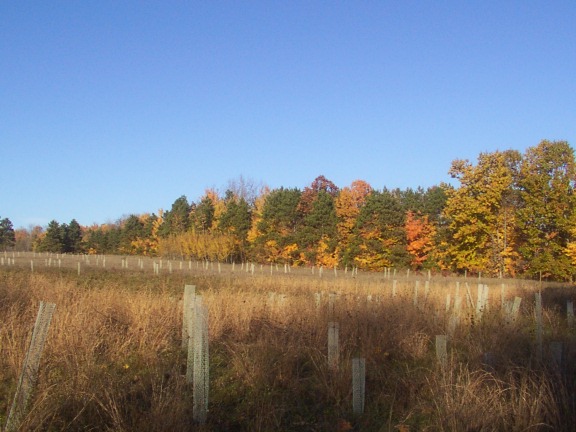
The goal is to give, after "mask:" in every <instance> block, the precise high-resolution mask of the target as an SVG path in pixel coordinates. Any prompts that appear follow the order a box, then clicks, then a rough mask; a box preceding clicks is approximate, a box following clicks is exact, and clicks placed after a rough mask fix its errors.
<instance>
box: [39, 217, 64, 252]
mask: <svg viewBox="0 0 576 432" xmlns="http://www.w3.org/2000/svg"><path fill="white" fill-rule="evenodd" d="M38 251H40V252H54V253H61V252H63V251H64V231H63V230H62V227H61V226H60V224H59V223H58V222H56V221H55V220H52V221H50V223H49V224H48V227H47V228H46V234H45V235H44V238H43V239H42V240H41V241H40V244H39V246H38Z"/></svg>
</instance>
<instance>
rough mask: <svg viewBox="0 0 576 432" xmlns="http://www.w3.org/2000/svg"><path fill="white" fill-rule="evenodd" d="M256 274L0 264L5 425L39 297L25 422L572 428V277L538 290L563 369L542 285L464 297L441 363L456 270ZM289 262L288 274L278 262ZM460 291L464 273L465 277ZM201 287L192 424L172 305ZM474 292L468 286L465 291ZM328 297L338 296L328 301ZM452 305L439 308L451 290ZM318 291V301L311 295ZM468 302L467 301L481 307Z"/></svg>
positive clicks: (128, 426) (132, 426)
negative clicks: (45, 309)
mask: <svg viewBox="0 0 576 432" xmlns="http://www.w3.org/2000/svg"><path fill="white" fill-rule="evenodd" d="M269 270H270V269H269V268H268V269H266V268H264V270H263V271H261V272H257V273H256V274H255V275H254V276H252V275H251V274H250V273H246V272H240V271H239V269H238V267H236V271H235V272H234V273H233V272H232V271H231V268H230V267H226V268H225V269H224V271H223V272H222V273H218V272H216V271H206V270H204V269H193V271H182V272H180V271H175V272H174V273H173V274H166V272H164V273H163V274H161V275H160V276H155V275H152V274H151V272H142V271H139V270H137V269H129V270H122V271H121V270H119V269H107V270H102V269H95V268H86V269H83V271H82V273H81V274H80V275H78V274H77V272H76V271H74V270H69V269H64V268H63V269H55V268H48V269H38V268H36V269H35V271H34V273H31V272H30V269H26V268H6V267H3V268H0V320H1V322H2V325H1V327H0V413H2V422H5V418H6V416H5V413H7V411H8V409H9V405H10V403H11V398H12V397H13V394H14V390H15V388H16V383H17V380H18V376H19V374H20V369H21V366H22V361H23V358H24V356H25V353H26V350H27V348H28V346H27V344H28V343H29V341H30V334H31V330H32V327H33V324H34V319H35V314H36V311H37V308H38V303H39V302H40V300H44V301H49V302H53V303H56V305H57V306H56V312H55V315H54V318H53V321H52V326H51V328H50V331H49V335H48V339H47V343H46V349H45V352H44V354H43V358H42V363H41V368H40V374H39V378H38V384H37V388H36V389H35V392H34V394H33V397H32V399H31V403H30V406H29V410H28V415H27V416H26V418H25V420H24V423H23V425H22V428H21V429H22V430H24V431H44V430H51V431H60V430H62V431H77V430H92V431H112V430H114V431H189V430H214V431H217V430H237V431H292V430H293V431H296V430H298V431H338V430H341V431H344V430H362V431H394V430H414V431H415V430H429V431H437V430H438V431H527V430H530V431H539V430H542V431H545V430H546V431H547V430H556V431H572V430H575V429H576V413H575V410H574V401H575V396H574V390H575V388H574V382H575V381H574V378H575V377H576V368H575V367H574V365H573V364H572V362H570V361H569V360H570V359H571V358H572V357H573V354H574V330H573V329H570V328H568V326H567V324H566V320H565V302H566V299H568V298H571V297H572V296H573V294H572V293H571V291H570V288H569V287H554V288H548V289H547V288H544V291H543V292H544V294H543V296H544V305H545V308H544V327H545V333H544V335H545V344H544V345H545V347H547V346H548V342H550V341H552V340H555V341H561V342H562V343H563V347H564V360H565V361H564V362H563V365H562V367H561V368H559V367H557V366H556V365H555V364H553V362H552V361H551V357H550V356H549V355H548V351H547V350H545V353H544V357H543V359H544V361H543V362H542V363H539V362H537V361H536V356H535V351H534V350H535V346H534V319H533V312H534V311H533V306H532V305H533V299H534V294H533V292H534V290H535V289H537V288H538V286H534V285H533V284H532V283H529V282H526V281H511V280H507V281H505V282H506V284H507V291H506V296H507V298H508V299H511V298H513V297H514V296H516V295H518V296H521V297H522V298H523V300H522V302H523V304H522V311H521V314H520V316H519V318H518V319H517V320H516V321H515V322H511V321H510V320H509V319H508V318H507V317H506V316H505V314H503V313H502V311H501V310H500V284H501V282H502V281H500V280H498V281H496V280H495V281H485V282H487V283H488V284H489V285H490V286H491V287H492V289H491V296H490V308H489V310H487V311H485V312H484V314H483V317H482V319H481V320H479V319H477V318H476V317H475V314H474V310H473V309H472V308H467V307H466V302H465V301H464V302H463V307H464V309H463V311H462V316H461V319H460V325H459V326H458V327H457V328H456V331H455V332H454V334H453V336H452V337H451V338H450V339H449V361H448V363H447V364H446V365H445V366H441V365H439V364H438V362H437V360H436V356H435V352H434V337H435V335H437V334H446V331H447V326H448V322H449V319H450V314H451V313H452V311H453V301H454V295H455V283H456V281H457V280H456V279H449V278H438V279H433V280H432V281H431V283H430V287H429V291H428V296H427V297H425V289H424V286H425V285H424V282H425V281H424V279H423V278H422V279H420V285H419V291H418V304H417V306H415V305H414V286H415V279H410V280H406V279H405V278H404V279H402V278H398V283H397V296H396V297H394V298H393V297H392V280H391V278H390V279H388V278H385V277H383V276H382V275H374V274H372V275H362V274H360V275H358V277H354V278H352V277H350V274H347V275H344V273H343V272H340V273H339V274H338V277H334V275H333V274H331V273H328V272H325V274H324V275H323V277H322V278H320V277H319V275H318V273H317V272H316V274H314V275H312V273H311V271H300V272H297V271H292V272H291V273H290V274H284V273H283V272H282V271H276V270H275V269H273V271H272V272H270V271H269ZM280 270H282V269H280ZM459 282H460V294H461V295H464V294H465V292H466V288H465V283H466V282H468V283H469V289H470V292H471V293H472V298H473V300H474V301H475V294H476V291H475V282H476V281H473V280H467V281H465V280H463V279H460V280H459ZM185 284H194V285H196V287H197V293H199V294H201V295H202V296H203V300H204V303H205V304H206V305H207V306H208V309H209V326H210V328H209V332H210V357H211V359H210V405H209V413H208V421H207V424H205V425H195V424H194V423H193V421H192V393H191V392H192V390H191V387H189V386H188V385H187V384H186V383H185V379H184V372H185V365H186V358H185V353H183V352H182V351H181V348H180V346H181V341H180V338H181V335H180V331H181V328H182V321H181V320H182V318H181V316H182V310H181V307H182V306H181V299H182V294H183V288H184V285H185ZM473 288H474V289H473ZM330 293H336V294H337V299H336V300H335V302H334V307H333V309H331V307H330V305H329V298H330ZM448 293H450V294H451V305H452V306H451V308H450V309H449V311H448V312H447V311H446V294H448ZM317 296H319V297H320V299H321V300H320V303H319V304H317V303H316V301H317V300H316V299H317ZM474 307H475V305H474ZM330 321H336V322H338V323H339V327H340V350H341V353H340V365H339V368H338V369H337V370H332V369H330V368H329V367H328V363H327V328H328V322H330ZM354 357H363V358H365V359H366V404H365V412H364V414H363V415H360V416H354V415H353V414H352V403H351V396H352V389H351V366H350V365H351V362H352V358H354Z"/></svg>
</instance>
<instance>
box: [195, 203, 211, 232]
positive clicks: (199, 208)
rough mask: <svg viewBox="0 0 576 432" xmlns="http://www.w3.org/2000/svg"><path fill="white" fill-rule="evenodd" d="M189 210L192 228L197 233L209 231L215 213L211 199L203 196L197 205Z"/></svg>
mask: <svg viewBox="0 0 576 432" xmlns="http://www.w3.org/2000/svg"><path fill="white" fill-rule="evenodd" d="M191 210H192V224H193V225H194V228H196V230H197V231H199V232H208V231H210V230H211V229H212V225H213V224H214V215H215V212H216V209H215V207H214V202H213V201H212V199H211V198H210V197H209V196H205V197H204V198H202V200H201V201H200V202H199V203H198V204H196V205H193V206H192V209H191Z"/></svg>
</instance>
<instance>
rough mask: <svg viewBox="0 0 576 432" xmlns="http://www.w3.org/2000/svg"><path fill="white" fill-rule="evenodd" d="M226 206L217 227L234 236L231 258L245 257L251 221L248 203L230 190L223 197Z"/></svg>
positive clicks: (241, 258) (242, 258) (243, 258)
mask: <svg viewBox="0 0 576 432" xmlns="http://www.w3.org/2000/svg"><path fill="white" fill-rule="evenodd" d="M224 203H225V205H226V208H225V210H224V213H222V215H221V216H220V223H219V225H218V226H219V229H220V230H221V231H223V232H224V233H228V234H230V235H232V237H233V238H234V252H233V256H232V259H236V258H238V259H240V260H241V261H244V260H245V259H246V251H247V248H248V231H249V230H250V226H251V223H252V214H251V210H250V205H249V204H248V202H247V201H246V200H245V199H244V197H238V196H236V195H235V194H234V192H232V191H231V190H228V191H226V197H225V198H224Z"/></svg>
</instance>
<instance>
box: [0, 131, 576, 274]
mask: <svg viewBox="0 0 576 432" xmlns="http://www.w3.org/2000/svg"><path fill="white" fill-rule="evenodd" d="M575 166H576V164H575V158H574V151H573V149H572V148H571V147H570V146H569V144H568V143H567V142H565V141H554V142H551V141H542V142H540V143H539V144H538V145H537V146H534V147H530V148H528V149H527V150H526V151H525V152H524V153H523V154H522V153H520V152H519V151H516V150H506V151H495V152H491V153H481V154H480V155H479V156H478V159H477V161H476V162H475V163H472V162H470V161H468V160H455V161H453V162H452V164H451V167H450V170H449V174H450V175H451V177H452V178H453V179H454V183H457V184H456V185H452V184H445V183H442V184H440V185H437V186H433V187H430V188H427V189H423V188H417V189H415V190H414V189H410V188H409V189H405V190H400V189H392V190H390V189H387V188H383V189H381V190H378V189H375V188H373V187H372V186H371V185H369V184H368V183H367V182H365V181H363V180H356V181H354V182H352V184H350V185H349V186H345V187H342V188H339V187H338V186H336V185H335V184H334V183H333V182H332V181H330V180H329V179H327V178H325V177H324V176H319V177H317V178H316V179H314V181H313V182H312V183H311V184H310V185H308V186H306V187H305V188H304V189H298V188H284V187H281V188H277V189H273V190H270V189H269V188H267V187H261V188H256V187H255V186H254V185H253V184H252V183H250V182H246V181H244V179H242V178H240V181H235V182H231V184H230V187H229V188H228V189H227V190H226V191H225V193H224V194H220V193H219V192H218V191H215V190H212V189H209V190H206V192H205V194H204V195H203V196H202V197H200V198H199V199H198V200H197V201H195V202H189V201H188V199H187V197H186V196H184V195H183V196H181V197H179V198H178V199H176V200H175V201H174V203H173V204H172V206H171V208H170V209H169V210H167V211H162V210H160V211H158V212H157V213H147V214H141V215H130V216H127V217H124V218H122V219H121V220H119V221H117V222H115V223H108V224H102V225H94V226H90V227H80V225H79V224H78V223H77V222H76V221H75V220H72V221H71V222H70V223H69V224H59V223H58V222H56V221H52V222H50V224H49V225H48V226H47V228H46V229H45V230H38V229H36V232H35V233H31V232H26V231H25V230H24V231H25V232H18V231H19V230H17V232H16V237H19V238H20V243H21V244H23V242H24V241H25V240H26V241H27V244H28V245H29V246H30V247H31V248H33V249H34V250H37V251H51V252H74V253H94V254H101V253H105V254H133V255H149V256H169V257H179V258H182V259H197V260H211V261H216V260H217V261H222V262H224V261H227V262H241V261H252V262H260V263H277V264H288V265H291V266H310V265H316V266H324V267H330V268H331V267H339V268H344V267H346V266H347V267H358V268H360V269H364V270H375V271H378V270H382V269H383V268H386V267H394V268H412V269H414V270H421V269H433V270H438V271H453V272H454V271H455V272H464V271H467V272H474V273H477V272H481V273H482V274H486V275H499V274H502V275H528V276H534V275H542V276H544V277H551V278H556V279H569V278H571V277H572V275H573V274H574V272H575V269H576V267H575V264H576V206H575V203H576V202H575V199H576V198H575V196H574V186H575V181H576V170H575ZM3 223H4V222H3V221H2V222H0V247H4V248H7V247H17V245H18V238H17V239H15V240H14V241H12V244H10V242H8V243H7V242H6V240H3V239H4V237H3V234H2V233H3V232H4V231H5V229H4V231H3V228H2V227H3V226H4V225H5V223H4V225H2V224H3ZM20 231H22V230H20Z"/></svg>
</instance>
